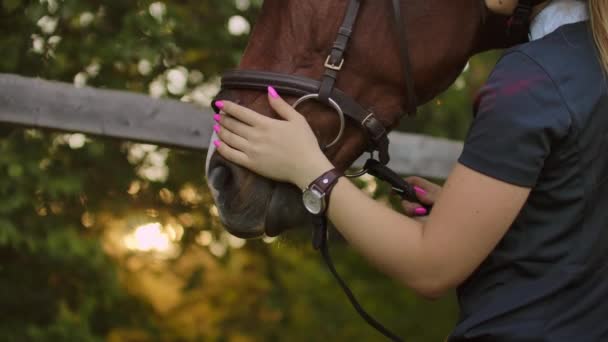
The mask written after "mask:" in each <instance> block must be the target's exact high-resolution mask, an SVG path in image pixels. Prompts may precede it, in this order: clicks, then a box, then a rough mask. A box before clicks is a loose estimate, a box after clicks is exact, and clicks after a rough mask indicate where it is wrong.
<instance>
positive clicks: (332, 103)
mask: <svg viewBox="0 0 608 342" xmlns="http://www.w3.org/2000/svg"><path fill="white" fill-rule="evenodd" d="M308 100H316V101H318V102H321V101H319V94H308V95H304V96H302V97H300V98H299V99H298V100H297V101H296V102H295V103H294V104H293V106H292V107H293V108H294V109H296V108H297V107H298V106H299V105H301V104H302V103H303V102H306V101H308ZM328 100H329V104H330V106H331V107H332V108H333V109H334V110H335V111H336V112H337V113H338V116H339V117H340V132H338V136H337V137H336V139H334V141H332V142H331V143H329V144H328V145H327V146H325V149H327V148H330V147H332V146H334V145H335V144H337V143H338V141H340V139H342V136H343V135H344V126H345V120H344V111H343V110H342V108H341V107H340V105H339V104H338V103H337V102H336V101H334V100H332V99H331V98H329V99H328Z"/></svg>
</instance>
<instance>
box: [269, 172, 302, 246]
mask: <svg viewBox="0 0 608 342" xmlns="http://www.w3.org/2000/svg"><path fill="white" fill-rule="evenodd" d="M307 216H308V215H307V212H306V209H305V208H304V205H303V204H302V192H301V191H300V190H299V189H298V188H296V187H295V186H293V185H289V184H285V183H278V184H277V186H276V187H275V190H274V191H273V193H272V198H271V199H270V202H269V204H268V208H267V215H266V221H265V233H266V235H267V236H270V237H275V236H278V235H280V234H281V233H283V232H285V231H287V230H290V229H295V228H298V227H302V226H303V225H305V222H306V219H307Z"/></svg>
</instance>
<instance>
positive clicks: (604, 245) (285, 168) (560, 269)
mask: <svg viewBox="0 0 608 342" xmlns="http://www.w3.org/2000/svg"><path fill="white" fill-rule="evenodd" d="M486 5H487V7H488V9H489V10H490V11H493V12H496V13H500V14H510V13H512V12H513V11H514V10H515V8H516V7H517V5H518V0H486ZM530 38H531V42H529V43H526V44H522V45H518V46H515V47H513V48H511V49H509V50H507V51H506V52H505V53H504V55H503V56H502V58H501V60H500V61H499V62H498V64H497V65H496V67H495V69H494V71H493V72H492V74H491V76H490V77H489V79H488V81H487V84H486V85H485V86H484V87H483V89H482V90H481V92H480V97H479V101H478V102H477V105H476V108H475V118H474V120H473V123H472V125H471V127H470V130H469V133H468V136H467V138H466V141H465V144H464V150H463V152H462V155H461V156H460V158H459V159H458V163H457V164H456V165H455V167H454V169H453V171H452V173H451V174H450V176H449V177H448V179H447V181H446V183H445V185H444V187H443V189H442V188H440V187H439V186H437V185H435V184H432V183H430V182H428V181H426V180H424V179H421V178H418V177H410V178H408V179H407V180H408V181H409V182H410V183H413V184H414V185H416V186H417V187H416V189H417V195H418V197H419V199H420V200H421V201H422V202H423V203H425V204H433V205H434V209H433V212H432V213H431V214H430V215H429V216H428V218H424V219H422V218H421V217H420V216H424V215H425V214H427V213H426V212H425V210H424V208H422V207H419V206H417V205H415V204H414V203H408V202H404V203H403V207H404V212H405V214H406V215H402V214H400V213H397V212H395V211H393V210H391V209H390V208H386V207H384V206H383V205H381V204H379V203H377V202H375V201H373V200H372V199H370V198H369V197H368V196H366V195H365V194H363V193H362V192H361V191H359V189H358V188H357V187H355V186H354V185H353V184H352V183H350V182H349V181H348V180H347V179H345V178H344V177H338V178H337V180H336V181H335V183H333V188H331V187H330V190H329V191H330V192H329V191H328V194H330V195H331V201H330V202H329V209H328V211H327V215H328V218H329V219H330V220H331V221H332V223H333V225H334V226H335V227H336V228H337V229H338V230H339V231H340V233H341V234H342V235H343V236H344V237H345V238H346V239H347V240H348V241H349V243H350V244H351V245H352V246H354V247H355V248H356V249H357V250H358V251H359V252H360V253H362V254H363V255H364V256H365V257H366V258H367V259H369V260H370V261H371V262H372V263H373V264H374V265H376V266H377V267H378V268H379V269H381V270H382V271H384V272H385V273H386V274H388V275H389V276H391V277H393V278H395V279H397V280H398V281H400V282H402V283H403V284H404V285H405V286H408V287H410V288H412V289H414V290H415V291H417V292H418V293H420V294H422V295H424V296H426V297H431V298H436V297H439V296H441V295H442V294H444V293H445V292H446V291H447V290H450V289H452V288H457V290H458V299H459V303H460V307H461V317H460V320H459V323H458V325H457V327H456V328H455V330H454V331H453V333H452V335H451V336H450V341H486V340H487V341H540V340H543V341H545V340H546V341H605V340H608V324H606V322H605V319H606V318H607V317H608V305H604V304H603V300H604V299H605V298H608V151H607V149H608V133H606V132H608V86H607V84H608V82H607V79H606V70H608V1H607V0H589V1H588V2H582V1H576V0H554V1H545V2H544V3H541V4H539V5H537V6H536V7H535V8H534V11H533V20H532V24H531V27H530ZM268 101H270V104H271V106H272V107H273V108H274V110H275V111H276V112H277V113H278V114H279V115H281V116H282V117H283V118H284V119H285V121H283V120H273V119H270V118H267V117H264V116H262V115H260V114H258V113H256V112H253V111H251V110H248V109H246V108H243V107H241V106H238V105H236V104H234V103H231V102H223V103H219V104H218V107H222V108H223V111H224V112H225V113H227V114H230V116H232V117H234V118H231V117H228V116H222V118H221V119H220V120H219V121H220V122H219V123H220V125H221V128H220V129H219V130H220V133H219V137H220V139H221V142H220V141H217V142H216V146H218V152H219V153H220V154H221V155H222V156H223V157H225V158H226V159H228V160H230V161H231V162H234V163H237V164H239V165H242V166H244V167H246V168H248V169H250V170H252V171H254V172H256V173H258V174H260V175H262V176H264V177H267V178H271V179H274V180H280V181H287V182H291V183H293V184H295V185H297V186H298V187H299V188H301V189H305V188H307V187H308V186H309V185H310V184H311V182H313V181H314V180H318V179H319V176H321V175H325V174H326V172H327V171H329V170H332V169H333V166H332V164H331V163H330V161H329V160H328V159H327V158H326V157H325V155H324V154H323V153H322V152H321V151H320V149H319V148H318V143H317V140H316V137H315V135H314V134H313V132H312V130H311V129H310V127H309V126H308V124H307V122H306V120H305V119H304V118H303V117H302V115H300V114H299V113H298V112H296V111H295V110H294V109H292V107H291V106H290V105H289V104H287V103H286V102H285V101H283V100H282V99H281V98H280V96H279V94H277V93H276V91H274V89H273V88H272V87H269V96H268ZM235 119H236V120H235ZM252 137H256V138H252ZM287 142H288V143H287ZM247 146H256V148H255V150H254V149H250V148H247ZM302 160H306V161H307V163H306V167H303V165H301V161H302ZM369 227H375V228H374V229H373V230H371V229H369Z"/></svg>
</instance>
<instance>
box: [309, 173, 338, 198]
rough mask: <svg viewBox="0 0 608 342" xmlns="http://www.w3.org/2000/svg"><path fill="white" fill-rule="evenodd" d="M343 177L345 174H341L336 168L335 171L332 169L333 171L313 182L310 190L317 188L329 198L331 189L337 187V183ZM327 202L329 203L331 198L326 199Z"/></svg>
mask: <svg viewBox="0 0 608 342" xmlns="http://www.w3.org/2000/svg"><path fill="white" fill-rule="evenodd" d="M342 176H344V174H343V173H342V172H340V171H339V170H338V169H335V168H334V169H331V170H329V171H327V172H325V173H324V174H322V175H321V176H319V178H317V179H315V180H314V181H312V183H310V185H309V186H308V187H309V188H311V187H316V188H317V189H318V190H320V191H321V192H322V193H324V194H325V195H326V196H329V193H330V192H331V189H332V188H333V187H334V185H336V182H337V181H338V179H339V178H340V177H342ZM326 201H327V202H329V198H327V197H326Z"/></svg>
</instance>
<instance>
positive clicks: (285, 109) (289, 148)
mask: <svg viewBox="0 0 608 342" xmlns="http://www.w3.org/2000/svg"><path fill="white" fill-rule="evenodd" d="M268 101H269V102H270V106H271V107H272V108H273V109H274V110H275V111H276V112H277V114H279V116H280V117H281V118H283V119H284V120H276V119H273V118H270V117H267V116H264V115H262V114H259V113H257V112H255V111H253V110H251V109H248V108H245V107H243V106H239V105H237V104H236V103H233V102H229V101H223V102H222V101H220V102H219V103H217V104H218V108H221V109H222V111H223V112H224V114H226V115H221V116H216V121H218V123H219V125H216V132H217V133H218V137H219V138H220V139H221V142H220V141H217V142H216V143H215V144H216V146H217V151H218V152H219V153H220V154H221V155H222V156H223V157H224V158H226V159H227V160H229V161H231V162H233V163H235V164H238V165H240V166H243V167H245V168H247V169H249V170H251V171H253V172H254V173H257V174H258V175H260V176H262V177H265V178H268V179H272V180H274V181H279V182H289V183H292V184H295V185H297V186H298V187H300V188H304V187H306V186H307V185H308V184H309V183H310V182H312V181H313V180H314V179H316V178H317V177H318V176H320V175H321V174H322V173H323V172H325V171H328V170H330V169H331V168H332V166H333V165H332V164H331V162H329V160H327V157H325V155H324V154H323V152H322V151H321V149H320V147H319V143H318V141H317V137H316V136H315V134H314V132H313V131H312V129H311V128H310V126H309V124H308V122H307V121H306V119H305V118H304V117H303V116H302V115H301V114H300V113H298V112H297V111H296V110H295V109H293V108H292V107H291V106H290V105H289V104H288V103H287V102H285V101H284V100H283V99H282V98H280V97H279V95H278V94H277V93H276V91H275V90H274V89H272V88H270V87H269V94H268Z"/></svg>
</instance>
